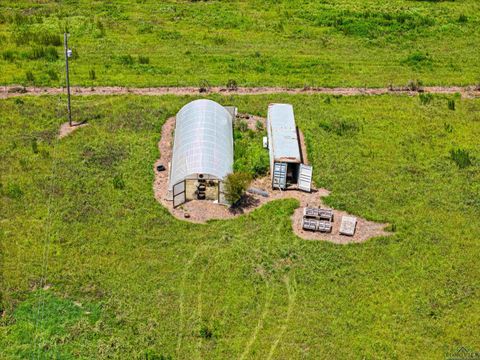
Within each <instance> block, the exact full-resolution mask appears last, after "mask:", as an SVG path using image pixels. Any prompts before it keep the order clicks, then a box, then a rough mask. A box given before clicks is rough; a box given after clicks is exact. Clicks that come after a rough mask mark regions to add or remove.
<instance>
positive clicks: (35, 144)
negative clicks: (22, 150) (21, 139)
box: [31, 138, 38, 154]
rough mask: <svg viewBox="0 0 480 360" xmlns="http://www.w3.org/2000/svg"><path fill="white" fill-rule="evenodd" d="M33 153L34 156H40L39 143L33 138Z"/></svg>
mask: <svg viewBox="0 0 480 360" xmlns="http://www.w3.org/2000/svg"><path fill="white" fill-rule="evenodd" d="M31 145H32V151H33V153H34V154H38V143H37V139H35V138H33V139H32V143H31Z"/></svg>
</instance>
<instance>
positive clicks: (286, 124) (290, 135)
mask: <svg viewBox="0 0 480 360" xmlns="http://www.w3.org/2000/svg"><path fill="white" fill-rule="evenodd" d="M267 127H268V129H267V130H268V148H269V151H270V161H271V162H274V161H278V162H289V163H301V162H302V158H301V155H300V145H299V142H298V136H297V127H296V125H295V117H294V115H293V106H292V105H290V104H270V105H269V106H268V116H267ZM272 165H273V164H272Z"/></svg>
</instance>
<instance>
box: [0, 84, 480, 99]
mask: <svg viewBox="0 0 480 360" xmlns="http://www.w3.org/2000/svg"><path fill="white" fill-rule="evenodd" d="M71 91H72V94H73V95H125V94H134V95H150V96H160V95H202V94H204V95H207V94H225V95H264V94H328V95H343V96H355V95H382V94H398V95H410V96H414V95H418V94H419V93H420V92H425V93H433V94H455V93H459V94H460V95H461V96H462V97H464V98H475V97H480V85H472V86H464V87H462V86H446V87H442V86H427V87H423V88H421V89H419V90H412V89H410V88H408V87H388V88H326V87H315V88H313V87H305V88H283V87H239V88H237V89H228V88H226V87H211V88H209V89H207V90H206V91H203V92H201V91H200V89H199V88H197V87H151V88H133V87H132V88H129V87H122V86H97V87H81V86H74V87H72V88H71ZM63 93H65V88H63V87H60V88H50V87H32V86H27V87H23V86H19V85H8V86H2V87H0V99H6V98H9V97H16V96H25V95H35V96H39V95H58V94H63Z"/></svg>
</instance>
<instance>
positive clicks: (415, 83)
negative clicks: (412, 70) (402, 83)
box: [407, 80, 422, 91]
mask: <svg viewBox="0 0 480 360" xmlns="http://www.w3.org/2000/svg"><path fill="white" fill-rule="evenodd" d="M407 90H410V91H420V90H422V82H421V81H420V80H409V81H408V83H407Z"/></svg>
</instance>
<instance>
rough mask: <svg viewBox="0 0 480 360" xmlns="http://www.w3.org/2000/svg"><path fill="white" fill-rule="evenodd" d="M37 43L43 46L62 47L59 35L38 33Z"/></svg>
mask: <svg viewBox="0 0 480 360" xmlns="http://www.w3.org/2000/svg"><path fill="white" fill-rule="evenodd" d="M37 42H38V43H39V44H41V45H45V46H49V45H51V46H60V45H62V39H61V37H60V36H59V35H56V34H52V33H40V34H39V35H37Z"/></svg>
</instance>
